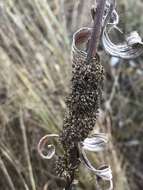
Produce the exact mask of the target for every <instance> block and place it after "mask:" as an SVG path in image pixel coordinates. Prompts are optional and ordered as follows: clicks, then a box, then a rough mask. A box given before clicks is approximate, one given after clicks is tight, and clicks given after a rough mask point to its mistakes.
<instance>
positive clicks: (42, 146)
mask: <svg viewBox="0 0 143 190" xmlns="http://www.w3.org/2000/svg"><path fill="white" fill-rule="evenodd" d="M54 137H56V138H57V137H59V135H57V134H48V135H45V136H44V137H42V138H41V139H40V141H39V143H38V147H37V150H38V153H39V155H40V156H41V157H42V158H43V159H47V160H49V159H51V158H52V157H53V156H54V154H55V146H54V145H53V144H49V145H47V142H48V141H49V139H50V138H54ZM46 145H47V147H45V146H46ZM45 149H46V153H44V150H45Z"/></svg>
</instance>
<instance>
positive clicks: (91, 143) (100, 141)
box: [81, 133, 108, 152]
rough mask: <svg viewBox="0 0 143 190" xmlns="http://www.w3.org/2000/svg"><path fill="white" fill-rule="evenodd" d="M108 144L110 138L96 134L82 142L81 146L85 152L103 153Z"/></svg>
mask: <svg viewBox="0 0 143 190" xmlns="http://www.w3.org/2000/svg"><path fill="white" fill-rule="evenodd" d="M107 142H108V138H107V136H106V135H105V134H103V133H102V134H94V135H92V136H91V137H88V138H86V139H85V140H84V141H83V142H81V146H82V148H83V149H85V150H89V151H93V152H98V151H102V150H103V149H104V148H105V145H106V144H107Z"/></svg>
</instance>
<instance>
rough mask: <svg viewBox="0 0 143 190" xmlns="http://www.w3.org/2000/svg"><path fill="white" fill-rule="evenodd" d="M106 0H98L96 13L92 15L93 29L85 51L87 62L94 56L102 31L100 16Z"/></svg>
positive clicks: (101, 16)
mask: <svg viewBox="0 0 143 190" xmlns="http://www.w3.org/2000/svg"><path fill="white" fill-rule="evenodd" d="M105 4H106V0H100V1H98V3H97V8H96V13H95V16H94V24H93V30H92V34H91V39H90V41H89V48H88V51H87V62H88V61H90V60H91V59H92V58H93V57H95V56H96V53H97V47H98V44H99V40H100V36H101V32H102V18H103V14H104V8H105Z"/></svg>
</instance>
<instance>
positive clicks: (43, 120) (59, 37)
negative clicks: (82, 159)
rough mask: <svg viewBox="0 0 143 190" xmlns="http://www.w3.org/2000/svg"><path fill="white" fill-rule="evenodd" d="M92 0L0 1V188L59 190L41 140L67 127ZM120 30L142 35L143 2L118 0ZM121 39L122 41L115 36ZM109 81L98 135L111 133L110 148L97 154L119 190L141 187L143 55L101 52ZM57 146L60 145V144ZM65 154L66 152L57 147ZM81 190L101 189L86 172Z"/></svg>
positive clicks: (59, 187) (107, 81)
mask: <svg viewBox="0 0 143 190" xmlns="http://www.w3.org/2000/svg"><path fill="white" fill-rule="evenodd" d="M92 2H93V1H92V0H90V1H86V0H71V1H69V0H1V1H0V189H1V190H50V189H51V190H59V189H62V181H61V180H60V179H59V178H57V177H55V175H54V171H53V167H54V160H51V161H44V160H42V159H41V158H40V156H39V155H38V153H37V144H38V141H39V139H40V138H41V137H42V136H43V135H44V134H46V133H57V132H58V131H59V130H60V129H61V128H62V120H63V116H64V111H65V103H64V98H65V96H66V95H67V93H68V89H69V85H68V81H69V78H70V74H71V73H70V72H71V71H70V66H71V65H70V45H71V40H72V34H73V32H74V31H76V30H77V29H79V28H80V27H81V26H90V25H91V18H90V13H89V10H90V7H91V5H92ZM118 3H119V4H118V6H119V10H120V13H121V27H122V28H123V31H124V32H125V33H126V32H128V31H131V30H133V29H135V30H139V31H140V34H141V36H143V27H142V24H143V15H142V12H143V2H142V0H137V1H136V3H134V0H126V1H120V2H118ZM114 38H115V39H116V40H117V39H118V40H120V39H121V38H122V36H121V35H120V36H119V35H118V36H116V35H114ZM100 54H101V58H102V63H103V65H104V66H105V69H106V73H107V77H106V78H107V80H106V81H105V93H104V100H103V104H102V109H101V110H100V115H99V121H98V123H97V124H96V127H95V130H96V131H101V132H107V133H108V134H109V136H110V140H111V141H110V143H109V149H108V150H107V151H106V153H105V152H104V153H103V154H99V155H95V154H92V155H91V159H92V160H93V162H94V163H96V164H97V165H98V163H99V162H100V163H101V162H102V163H105V162H108V163H110V164H111V167H112V170H113V176H114V189H115V190H130V189H131V190H141V189H142V186H143V165H142V161H143V139H142V135H143V119H142V118H143V63H142V59H143V57H140V58H138V59H136V60H131V61H123V60H118V64H117V65H116V66H112V63H113V62H114V60H113V59H112V58H111V57H109V56H107V55H105V53H103V51H102V49H101V50H100ZM57 146H58V145H57ZM57 149H58V151H60V147H58V148H57ZM81 170H82V171H81V172H80V175H79V176H78V178H77V179H78V180H79V182H78V185H77V189H79V190H83V189H85V190H92V189H96V184H95V180H94V176H92V174H91V173H89V172H88V171H87V170H86V169H84V168H81Z"/></svg>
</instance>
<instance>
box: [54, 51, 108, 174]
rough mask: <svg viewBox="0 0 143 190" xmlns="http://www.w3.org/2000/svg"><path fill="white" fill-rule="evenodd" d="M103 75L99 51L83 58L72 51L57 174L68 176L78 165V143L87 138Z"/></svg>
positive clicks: (94, 115) (99, 95)
mask: <svg viewBox="0 0 143 190" xmlns="http://www.w3.org/2000/svg"><path fill="white" fill-rule="evenodd" d="M103 79H104V69H103V66H102V65H101V64H100V60H99V57H98V55H97V57H96V58H94V59H92V60H91V61H90V62H86V59H83V58H81V56H80V55H79V53H77V52H76V53H74V54H73V62H72V79H71V91H70V94H69V96H68V97H67V99H66V105H67V111H66V115H65V119H64V122H63V131H62V132H61V134H60V143H61V144H62V146H63V149H64V155H63V156H62V157H59V159H58V161H57V165H56V171H57V174H58V175H59V176H63V177H68V176H69V177H70V176H71V175H72V174H73V172H74V171H75V169H77V168H78V165H79V163H80V161H79V151H78V143H79V142H81V141H83V140H84V139H85V138H87V136H88V134H89V132H90V131H92V130H93V127H94V125H95V121H96V116H97V113H98V108H99V104H100V100H101V91H102V86H103Z"/></svg>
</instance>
